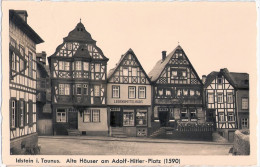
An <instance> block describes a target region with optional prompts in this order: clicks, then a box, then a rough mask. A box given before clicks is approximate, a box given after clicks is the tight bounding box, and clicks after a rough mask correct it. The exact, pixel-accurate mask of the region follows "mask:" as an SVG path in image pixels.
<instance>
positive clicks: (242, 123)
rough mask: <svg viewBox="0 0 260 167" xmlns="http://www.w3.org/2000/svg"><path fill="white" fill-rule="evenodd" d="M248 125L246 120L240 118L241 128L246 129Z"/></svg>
mask: <svg viewBox="0 0 260 167" xmlns="http://www.w3.org/2000/svg"><path fill="white" fill-rule="evenodd" d="M248 125H249V122H248V118H242V119H241V126H242V128H248Z"/></svg>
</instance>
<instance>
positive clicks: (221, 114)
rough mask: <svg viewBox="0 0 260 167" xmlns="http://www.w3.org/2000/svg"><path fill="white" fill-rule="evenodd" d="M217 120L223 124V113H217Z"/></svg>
mask: <svg viewBox="0 0 260 167" xmlns="http://www.w3.org/2000/svg"><path fill="white" fill-rule="evenodd" d="M218 118H219V121H220V122H224V121H225V116H224V113H219V114H218Z"/></svg>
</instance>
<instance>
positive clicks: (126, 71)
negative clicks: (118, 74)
mask: <svg viewBox="0 0 260 167" xmlns="http://www.w3.org/2000/svg"><path fill="white" fill-rule="evenodd" d="M123 76H128V68H123Z"/></svg>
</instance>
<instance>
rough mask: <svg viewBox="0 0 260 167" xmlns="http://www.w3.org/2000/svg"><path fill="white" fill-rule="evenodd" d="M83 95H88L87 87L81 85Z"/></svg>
mask: <svg viewBox="0 0 260 167" xmlns="http://www.w3.org/2000/svg"><path fill="white" fill-rule="evenodd" d="M83 94H84V95H88V85H87V84H83Z"/></svg>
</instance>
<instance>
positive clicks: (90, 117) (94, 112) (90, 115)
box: [83, 109, 100, 122]
mask: <svg viewBox="0 0 260 167" xmlns="http://www.w3.org/2000/svg"><path fill="white" fill-rule="evenodd" d="M83 122H100V110H99V109H87V110H84V116H83Z"/></svg>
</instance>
